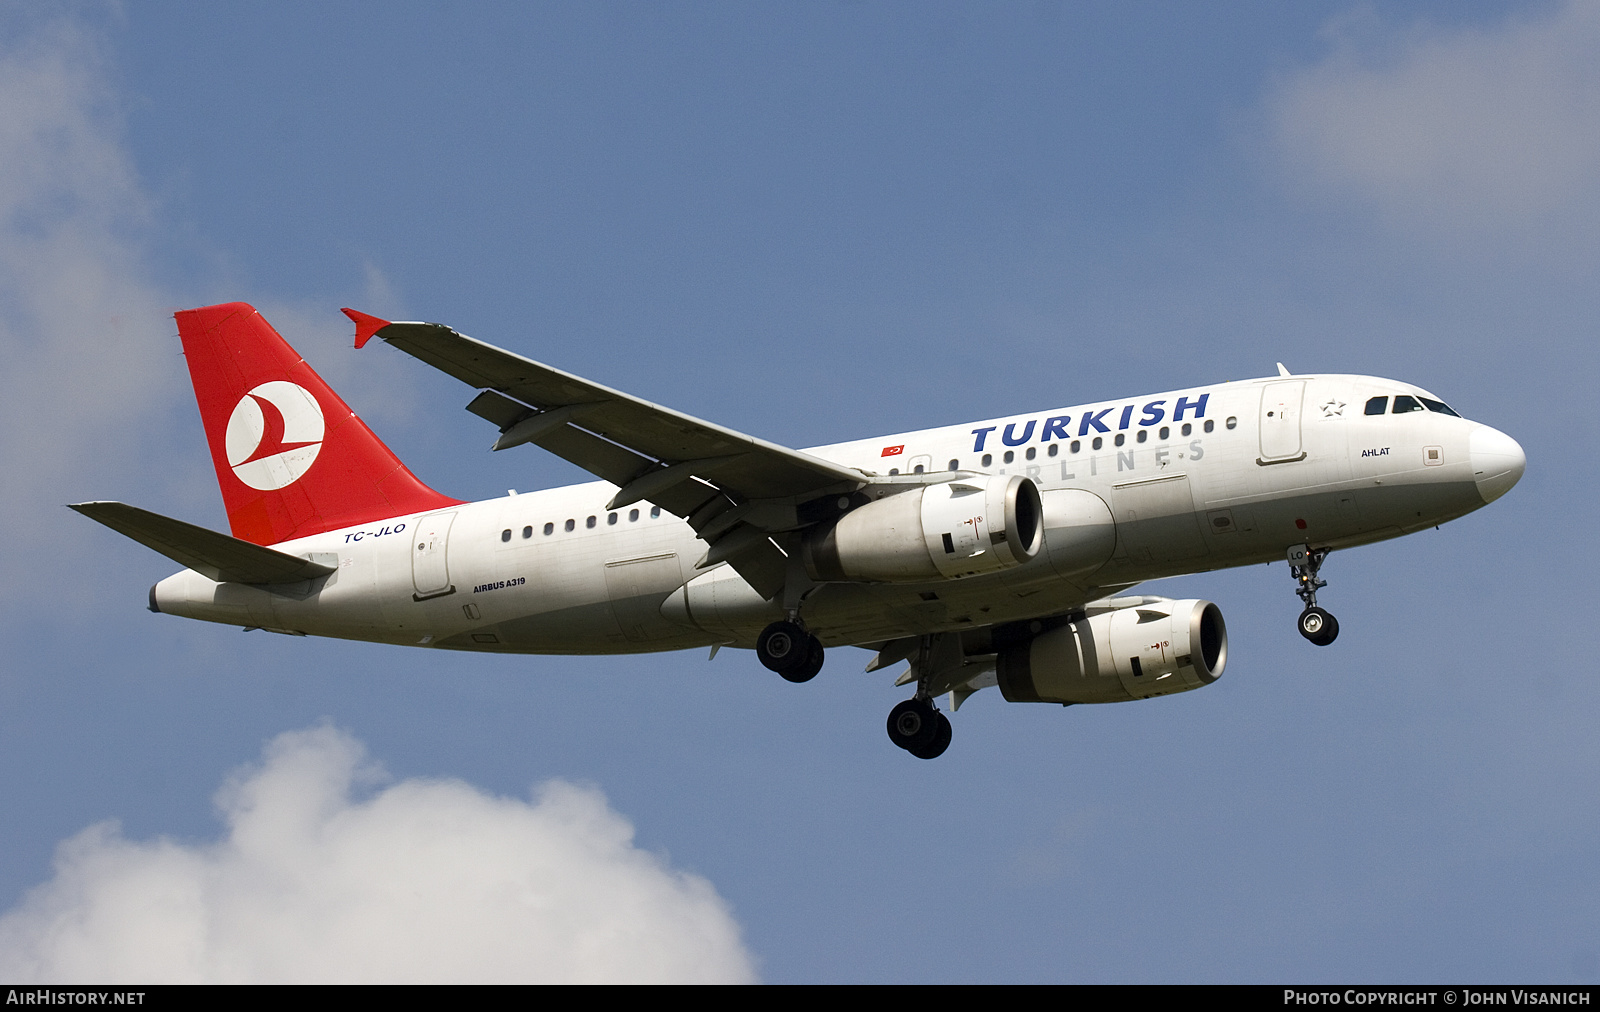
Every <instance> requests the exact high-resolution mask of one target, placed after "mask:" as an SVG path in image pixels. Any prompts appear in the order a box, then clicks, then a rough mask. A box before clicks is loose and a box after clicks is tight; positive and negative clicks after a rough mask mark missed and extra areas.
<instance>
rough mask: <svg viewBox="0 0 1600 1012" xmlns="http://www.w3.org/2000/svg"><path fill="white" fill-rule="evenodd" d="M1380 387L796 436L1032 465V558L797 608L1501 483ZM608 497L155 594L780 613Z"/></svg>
mask: <svg viewBox="0 0 1600 1012" xmlns="http://www.w3.org/2000/svg"><path fill="white" fill-rule="evenodd" d="M1395 395H1408V396H1413V397H1431V395H1428V394H1426V393H1425V392H1424V391H1420V390H1418V389H1417V388H1415V387H1412V386H1409V385H1407V384H1403V383H1398V382H1395V381H1393V380H1385V379H1377V378H1372V377H1363V376H1293V377H1273V378H1268V379H1259V380H1246V381H1239V382H1233V383H1225V384H1219V385H1215V386H1210V387H1199V388H1195V389H1192V390H1184V391H1176V392H1172V393H1166V394H1154V395H1150V396H1147V397H1139V398H1131V399H1127V400H1121V401H1107V402H1101V403H1097V404H1093V405H1086V406H1083V407H1072V408H1064V409H1061V410H1058V411H1050V412H1036V413H1033V414H1026V415H1016V416H1012V417H1008V418H1000V419H992V420H989V421H984V422H978V423H973V424H968V425H957V426H950V427H946V428H939V429H929V430H925V431H921V432H912V433H902V434H896V435H890V436H882V437H878V438H874V439H870V440H859V441H856V442H850V443H840V444H836V445H833V446H823V447H817V448H814V449H811V450H809V451H807V452H809V453H811V454H812V455H814V456H817V457H822V458H825V459H827V460H831V461H835V462H837V463H839V464H843V465H846V466H848V467H853V468H858V469H860V470H862V471H864V472H867V473H869V474H874V473H875V474H888V473H890V471H891V470H893V471H894V472H896V473H900V474H912V473H915V472H917V471H918V470H919V469H920V470H921V471H922V472H924V473H926V472H942V471H947V470H951V469H955V470H959V471H965V472H981V473H1007V474H1022V475H1025V476H1027V477H1029V478H1031V479H1033V480H1034V481H1035V482H1036V483H1037V484H1038V486H1039V488H1040V490H1041V493H1042V496H1043V501H1044V507H1045V526H1046V534H1045V548H1044V550H1043V551H1041V552H1040V553H1039V555H1038V556H1037V557H1036V558H1034V559H1033V560H1031V561H1029V562H1027V563H1024V564H1023V565H1020V566H1017V567H1015V568H1012V569H1009V570H1006V571H1003V572H1000V573H995V574H991V575H986V576H974V577H969V578H965V579H959V580H945V581H940V582H933V583H926V584H865V583H827V584H820V585H818V586H816V587H814V588H813V589H812V590H811V591H810V593H809V594H807V595H806V597H805V599H804V602H803V604H802V613H803V616H804V619H805V622H806V624H807V627H808V628H809V629H810V630H811V631H812V632H814V633H815V634H816V635H817V636H818V637H819V638H820V639H821V640H822V641H823V642H824V643H827V644H829V645H836V644H845V643H873V642H881V641H885V640H890V639H894V638H896V637H902V636H907V635H914V634H920V633H929V632H938V631H948V630H960V629H972V628H978V627H982V626H988V625H994V624H997V623H1003V622H1008V621H1015V620H1018V619H1026V618H1030V617H1035V616H1044V615H1053V614H1059V613H1062V612H1066V611H1070V610H1073V609H1076V608H1080V607H1082V606H1083V604H1084V603H1085V602H1087V601H1090V600H1093V599H1095V598H1098V597H1102V596H1104V595H1106V594H1110V593H1114V592H1115V591H1117V590H1119V589H1121V588H1124V587H1128V586H1131V585H1133V584H1136V583H1139V582H1141V581H1144V580H1149V579H1154V578H1158V577H1165V576H1174V575H1178V574H1181V573H1190V572H1198V571H1202V570H1210V569H1220V568H1225V567H1230V566H1241V565H1248V564H1252V563H1260V562H1265V561H1271V560H1275V559H1281V558H1283V557H1284V552H1285V550H1286V549H1287V548H1288V547H1289V546H1292V545H1296V544H1310V545H1312V546H1314V547H1321V548H1345V547H1349V546H1353V545H1358V544H1364V543H1368V542H1373V541H1379V540H1383V539H1385V538H1392V537H1396V536H1399V535H1401V534H1405V533H1408V532H1411V531H1415V530H1420V529H1422V528H1424V527H1431V526H1434V525H1436V524H1439V523H1442V522H1444V521H1446V520H1450V519H1453V518H1455V517H1458V516H1461V515H1463V514H1465V513H1468V512H1471V511H1472V510H1474V509H1477V508H1479V507H1481V506H1483V505H1484V504H1485V503H1486V502H1488V501H1490V500H1492V499H1493V498H1495V497H1497V496H1498V495H1499V494H1501V493H1502V492H1504V491H1505V490H1506V489H1507V488H1509V487H1510V484H1512V483H1514V482H1515V480H1516V479H1515V477H1514V476H1513V477H1510V479H1509V480H1506V479H1505V478H1504V477H1503V475H1504V474H1505V472H1506V471H1507V469H1508V468H1509V466H1510V465H1509V464H1508V463H1507V460H1508V459H1509V457H1507V453H1508V452H1509V451H1504V450H1503V448H1504V447H1505V446H1506V445H1507V444H1509V445H1510V446H1511V447H1514V446H1515V444H1514V443H1511V441H1510V440H1509V439H1508V438H1507V437H1505V436H1502V435H1501V434H1500V433H1498V432H1495V431H1494V430H1493V429H1490V428H1488V427H1487V426H1484V425H1481V424H1480V423H1477V422H1473V421H1470V420H1468V419H1464V418H1459V417H1455V416H1454V415H1451V414H1446V413H1442V412H1439V411H1435V410H1418V411H1414V412H1408V413H1403V414H1393V413H1384V414H1381V415H1366V414H1364V413H1363V407H1364V405H1365V404H1366V403H1367V402H1368V400H1369V399H1370V398H1373V397H1378V396H1387V397H1389V398H1391V399H1392V398H1393V397H1394V396H1395ZM1180 412H1181V415H1180ZM896 448H898V449H896ZM1517 453H1518V454H1520V451H1517ZM1502 457H1506V458H1507V459H1506V460H1503V459H1502ZM1520 467H1521V464H1520V456H1519V459H1518V462H1517V463H1516V471H1517V474H1520ZM615 492H616V487H615V486H613V485H611V484H609V483H606V482H592V483H588V484H584V485H575V486H570V487H566V488H557V489H549V490H545V491H541V492H530V493H523V494H520V495H513V496H508V497H506V498H503V499H494V500H488V501H485V502H477V503H469V504H463V505H460V506H458V507H454V508H451V509H447V510H442V511H438V512H434V513H429V514H420V515H409V516H398V517H394V518H393V519H391V520H387V521H384V522H382V523H373V524H366V525H363V526H362V527H359V528H348V529H345V530H339V531H332V532H328V533H323V534H318V535H315V536H313V537H308V538H302V539H298V540H295V541H289V542H285V543H283V544H281V545H277V546H275V547H277V548H278V549H279V550H280V551H284V552H287V553H290V554H294V555H300V556H309V557H311V558H313V560H314V561H319V562H326V563H329V564H334V563H335V562H336V564H337V566H338V569H337V571H336V572H335V573H334V574H332V575H331V576H327V577H324V578H321V579H318V580H312V581H307V582H305V583H303V584H300V585H295V586H278V587H273V588H271V589H267V588H263V587H255V586H246V585H242V584H232V583H224V584H218V583H215V582H213V581H211V580H208V579H206V578H205V577H203V576H201V575H199V574H198V573H194V572H192V571H188V570H186V571H184V572H181V573H178V574H176V575H174V576H171V577H169V578H167V579H166V580H163V581H161V582H160V583H159V584H157V585H156V587H155V588H153V589H152V592H151V603H152V606H153V607H155V608H156V609H158V610H160V611H161V612H164V613H168V614H174V615H184V616H189V617H192V618H199V619H205V620H208V621H215V622H225V623H230V624H236V625H243V626H247V627H260V628H265V629H271V630H275V631H281V632H292V633H298V634H310V635H320V636H337V637H343V638H349V639H359V640H372V641H379V642H387V643H396V644H411V645H431V646H440V647H450V648H456V649H467V650H484V651H491V652H513V653H552V654H560V653H624V652H638V651H653V650H671V649H678V648H682V647H691V646H696V645H705V644H709V643H731V644H737V645H741V646H749V645H751V644H753V642H754V640H755V637H756V635H757V634H758V633H759V632H760V630H761V629H762V627H763V626H764V625H766V624H767V623H768V622H771V621H772V620H773V619H775V618H779V617H781V615H782V608H781V606H780V604H777V603H769V602H766V601H763V600H762V599H761V598H760V597H759V596H758V595H757V594H756V593H755V591H754V590H752V589H751V588H750V587H749V585H748V584H746V583H745V581H744V580H743V579H741V578H740V577H739V575H738V574H737V573H736V572H734V571H733V570H732V569H731V568H729V567H728V566H726V565H722V566H716V567H712V568H711V569H709V570H706V571H698V570H697V569H696V568H695V567H696V564H697V562H699V561H700V560H701V559H702V558H703V556H704V554H705V548H706V546H705V544H704V543H703V542H701V541H699V540H697V538H696V537H695V534H694V532H693V531H692V530H691V529H690V528H689V526H688V525H687V524H686V523H685V522H683V521H682V520H679V519H678V518H676V517H673V516H671V515H670V514H667V513H665V512H662V511H659V510H656V509H654V508H653V507H652V506H650V504H649V503H638V504H636V505H635V506H633V507H628V508H624V509H621V510H616V511H608V510H606V509H605V508H604V507H605V504H606V502H607V501H608V500H609V499H610V498H611V497H612V495H613V494H614V493H615Z"/></svg>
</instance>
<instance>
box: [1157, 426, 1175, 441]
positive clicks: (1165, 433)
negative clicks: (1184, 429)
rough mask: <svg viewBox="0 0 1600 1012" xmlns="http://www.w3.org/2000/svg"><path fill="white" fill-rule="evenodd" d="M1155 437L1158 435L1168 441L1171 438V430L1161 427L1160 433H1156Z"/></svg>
mask: <svg viewBox="0 0 1600 1012" xmlns="http://www.w3.org/2000/svg"><path fill="white" fill-rule="evenodd" d="M1157 435H1159V436H1160V437H1161V438H1162V439H1170V438H1172V430H1171V429H1169V428H1167V427H1166V426H1165V425H1163V426H1162V427H1161V431H1160V432H1159V433H1157Z"/></svg>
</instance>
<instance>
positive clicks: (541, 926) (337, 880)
mask: <svg viewBox="0 0 1600 1012" xmlns="http://www.w3.org/2000/svg"><path fill="white" fill-rule="evenodd" d="M376 779H381V776H380V774H378V773H377V772H376V771H375V770H374V769H373V768H372V767H371V766H370V765H369V764H367V763H366V762H365V760H364V751H363V749H362V746H361V744H360V743H359V742H357V741H355V740H354V739H353V738H351V737H350V736H348V735H346V734H342V733H340V732H338V731H336V730H333V729H331V728H328V727H321V728H314V729H311V730H307V731H300V732H291V733H287V734H284V735H281V736H279V737H278V738H277V739H275V740H274V741H273V742H271V743H270V744H269V745H268V746H267V748H266V752H265V756H264V761H263V762H262V764H261V765H260V767H258V768H254V769H249V770H245V771H242V772H241V773H240V774H239V775H237V776H236V777H235V778H234V779H233V780H232V781H231V782H230V783H229V784H228V785H227V786H225V787H224V788H223V790H222V791H221V792H220V793H219V795H218V798H217V802H218V805H219V807H220V808H221V810H222V814H223V817H224V819H225V821H226V823H227V833H226V835H225V837H224V838H223V839H222V840H220V841H219V842H215V843H204V844H186V843H182V842H178V841H174V840H168V839H161V840H156V841H150V842H140V841H134V840H129V839H127V838H125V837H123V836H122V834H121V833H120V831H119V829H118V828H117V826H116V825H115V824H114V823H103V824H101V825H97V826H93V827H91V828H89V829H87V830H85V831H84V832H82V833H80V834H78V835H77V836H75V837H73V838H72V839H70V840H67V841H66V842H64V843H63V844H62V845H61V846H60V848H59V851H58V853H57V856H56V873H55V877H54V878H53V879H52V880H51V881H49V882H47V883H45V884H44V885H41V886H39V887H38V888H36V889H35V890H33V891H32V892H31V893H30V894H29V895H28V896H27V897H25V898H24V900H23V901H22V902H21V903H20V904H19V905H18V906H17V907H16V908H15V909H13V910H12V911H10V912H9V913H7V914H6V915H5V916H4V917H0V979H4V980H12V981H17V982H24V981H26V982H41V983H45V982H80V983H82V982H96V983H100V982H107V983H110V982H140V983H161V982H201V981H209V982H246V981H263V982H281V981H293V982H328V981H350V982H360V981H397V982H399V981H404V982H423V981H429V982H459V981H525V982H561V981H573V982H578V981H641V982H642V981H685V982H687V981H727V982H742V981H750V980H753V979H754V977H755V973H754V969H753V965H752V960H751V957H750V956H749V954H748V953H747V952H746V951H745V949H744V948H743V945H742V943H741V941H740V932H739V926H738V924H737V923H736V922H735V921H734V920H733V918H732V916H731V915H730V913H729V911H728V908H727V905H726V904H725V903H724V902H723V901H722V900H721V898H720V897H718V895H717V893H716V891H715V890H714V889H713V888H712V886H711V884H710V883H709V882H707V881H706V880H705V879H703V878H700V877H698V876H695V875H690V874H686V873H684V872H680V871H675V870H673V869H672V868H671V867H669V866H668V865H667V864H666V863H665V862H664V861H663V860H662V859H661V858H659V857H657V856H655V855H653V854H650V853H648V852H646V851H642V850H640V849H639V848H638V847H636V846H635V845H634V843H633V829H632V827H631V826H630V825H629V824H628V822H627V821H626V820H625V819H623V818H622V817H621V816H620V815H618V814H617V813H615V812H614V811H612V810H611V809H610V808H609V807H608V806H607V804H606V801H605V798H604V797H603V796H601V794H600V793H599V792H598V791H596V790H593V789H588V788H582V787H577V786H573V785H572V784H568V783H564V782H561V781H551V782H549V783H547V784H545V785H543V786H542V787H541V788H539V789H538V791H537V792H536V796H535V797H534V799H533V800H532V801H531V802H529V801H522V800H519V799H514V798H500V797H492V796H490V795H488V794H485V793H483V792H482V791H479V790H477V789H475V788H473V787H472V786H470V785H468V784H465V783H461V782H460V781H453V780H432V781H430V780H407V781H402V782H399V783H395V784H392V785H390V786H388V787H385V788H383V789H382V790H379V791H377V792H376V793H375V794H373V795H372V796H371V797H369V798H367V799H365V800H355V799H353V798H352V788H353V787H354V786H358V785H359V784H361V783H362V782H366V783H368V784H370V783H372V782H373V781H374V780H376Z"/></svg>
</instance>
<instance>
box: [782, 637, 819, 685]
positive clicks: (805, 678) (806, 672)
mask: <svg viewBox="0 0 1600 1012" xmlns="http://www.w3.org/2000/svg"><path fill="white" fill-rule="evenodd" d="M806 642H807V643H809V644H810V649H809V650H808V651H807V653H806V662H805V663H804V664H802V665H801V666H800V667H798V668H796V669H794V670H793V671H780V672H778V674H780V675H782V676H783V677H784V678H785V679H787V680H788V681H791V682H809V681H811V680H812V679H813V678H815V677H817V672H819V671H821V670H822V661H823V655H822V641H821V640H819V639H817V638H816V637H815V636H812V635H809V634H808V635H807V636H806Z"/></svg>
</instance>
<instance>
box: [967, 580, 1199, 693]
mask: <svg viewBox="0 0 1600 1012" xmlns="http://www.w3.org/2000/svg"><path fill="white" fill-rule="evenodd" d="M1227 662H1228V630H1227V627H1226V626H1225V625H1223V622H1222V609H1220V608H1218V607H1217V606H1216V605H1215V604H1212V603H1211V602H1210V601H1198V600H1188V601H1158V602H1155V603H1143V604H1139V605H1134V606H1131V607H1127V608H1118V609H1116V610H1114V611H1108V612H1102V613H1100V614H1098V615H1090V616H1089V617H1087V618H1083V619H1079V620H1078V621H1076V622H1068V623H1066V624H1064V625H1060V626H1057V627H1056V628H1054V629H1048V630H1046V631H1044V632H1041V633H1040V634H1038V635H1037V636H1035V637H1034V638H1033V639H1032V640H1030V641H1029V642H1027V643H1020V644H1017V645H1015V646H1010V647H1007V648H1005V649H1004V650H1001V651H1000V653H999V656H998V657H997V659H996V670H995V674H996V677H997V678H998V680H999V683H1000V692H1001V694H1002V695H1004V696H1005V697H1006V699H1007V700H1009V701H1010V702H1013V703H1120V702H1125V701H1127V700H1129V699H1147V698H1149V697H1151V696H1164V695H1168V694H1169V693H1173V692H1187V691H1188V690H1190V689H1198V688H1200V687H1201V686H1203V685H1210V684H1211V683H1212V682H1214V681H1216V680H1217V679H1218V678H1219V677H1220V676H1221V675H1222V669H1223V667H1224V665H1226V664H1227Z"/></svg>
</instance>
